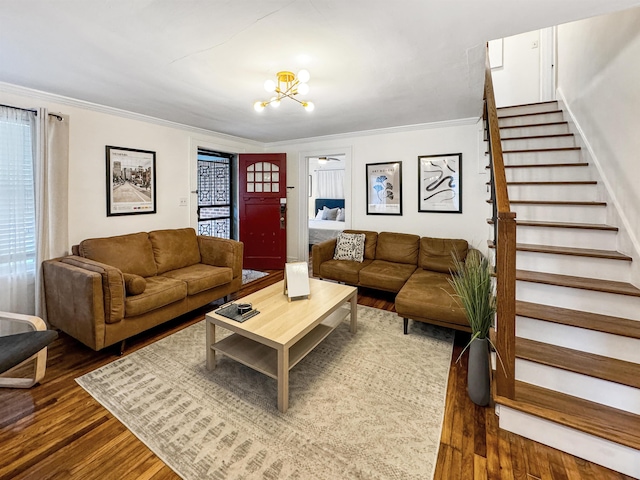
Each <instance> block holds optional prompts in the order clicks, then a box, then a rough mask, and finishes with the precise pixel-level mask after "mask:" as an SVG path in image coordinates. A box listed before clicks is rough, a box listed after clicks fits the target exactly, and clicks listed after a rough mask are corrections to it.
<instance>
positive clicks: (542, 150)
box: [502, 147, 580, 154]
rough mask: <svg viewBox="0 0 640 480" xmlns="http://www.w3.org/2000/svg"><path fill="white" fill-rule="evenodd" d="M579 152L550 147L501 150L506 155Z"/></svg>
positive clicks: (577, 148)
mask: <svg viewBox="0 0 640 480" xmlns="http://www.w3.org/2000/svg"><path fill="white" fill-rule="evenodd" d="M576 150H580V147H550V148H523V149H518V150H502V153H503V154H507V153H545V152H571V151H576Z"/></svg>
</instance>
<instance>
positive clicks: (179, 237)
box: [149, 228, 200, 275]
mask: <svg viewBox="0 0 640 480" xmlns="http://www.w3.org/2000/svg"><path fill="white" fill-rule="evenodd" d="M149 240H150V241H151V246H152V247H153V256H154V258H155V261H156V265H157V267H158V275H161V274H163V273H165V272H168V271H169V270H175V269H177V268H184V267H188V266H190V265H194V264H196V263H200V248H199V247H198V237H197V236H196V231H195V230H194V229H193V228H178V229H171V230H155V231H153V232H149Z"/></svg>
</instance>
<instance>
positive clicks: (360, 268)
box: [312, 230, 480, 333]
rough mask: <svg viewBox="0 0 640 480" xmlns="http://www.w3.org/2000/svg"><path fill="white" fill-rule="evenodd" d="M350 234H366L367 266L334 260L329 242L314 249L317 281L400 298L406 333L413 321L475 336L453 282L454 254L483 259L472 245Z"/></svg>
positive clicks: (402, 236)
mask: <svg viewBox="0 0 640 480" xmlns="http://www.w3.org/2000/svg"><path fill="white" fill-rule="evenodd" d="M344 232H345V233H364V234H365V253H364V260H363V261H362V262H356V261H351V260H334V259H333V254H334V251H335V248H336V239H335V238H334V239H331V240H327V241H325V242H322V243H319V244H316V245H314V246H313V249H312V261H313V275H314V276H316V277H320V278H324V279H330V280H336V281H339V282H343V283H347V284H349V285H355V286H362V287H369V288H375V289H378V290H385V291H389V292H394V293H397V295H396V298H395V308H396V312H397V313H398V315H399V316H400V317H402V318H403V320H404V332H405V333H407V332H408V322H409V319H412V320H417V321H420V322H427V323H432V324H435V325H441V326H445V327H449V328H454V329H457V330H463V331H467V332H468V331H471V328H470V327H469V322H468V321H467V317H466V315H465V312H464V309H463V308H462V307H461V306H460V305H459V303H458V302H457V300H456V298H455V296H454V290H453V288H452V287H451V285H450V284H449V282H448V279H449V278H450V277H451V273H450V272H451V271H454V267H455V265H454V262H453V257H452V253H455V255H456V257H457V258H458V259H459V260H460V261H464V260H465V259H466V258H467V257H468V255H469V252H473V253H472V254H474V255H475V254H480V252H479V251H477V250H474V249H470V248H469V245H468V243H467V241H466V240H457V239H443V238H431V237H422V238H420V237H419V236H418V235H410V234H406V233H390V232H381V233H376V232H371V231H365V230H345V231H344Z"/></svg>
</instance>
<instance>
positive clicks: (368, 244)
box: [344, 230, 378, 260]
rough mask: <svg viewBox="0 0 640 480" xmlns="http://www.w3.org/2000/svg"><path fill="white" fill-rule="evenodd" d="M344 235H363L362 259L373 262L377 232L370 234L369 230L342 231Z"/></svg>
mask: <svg viewBox="0 0 640 480" xmlns="http://www.w3.org/2000/svg"><path fill="white" fill-rule="evenodd" d="M344 233H364V258H365V259H368V260H375V258H376V245H377V244H378V232H371V231H369V230H344Z"/></svg>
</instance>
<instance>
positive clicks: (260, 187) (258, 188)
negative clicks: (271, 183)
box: [256, 183, 262, 192]
mask: <svg viewBox="0 0 640 480" xmlns="http://www.w3.org/2000/svg"><path fill="white" fill-rule="evenodd" d="M256 192H262V184H261V183H256Z"/></svg>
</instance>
